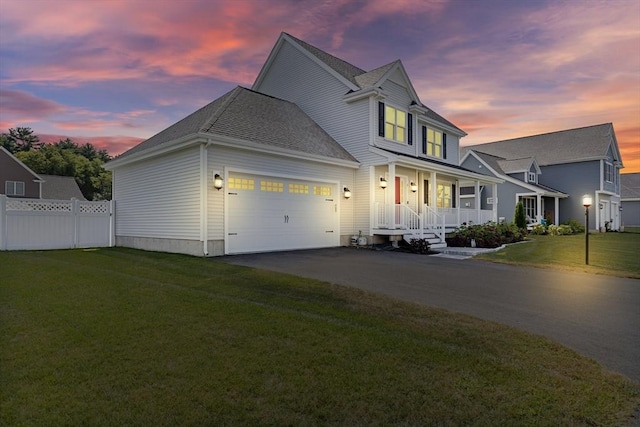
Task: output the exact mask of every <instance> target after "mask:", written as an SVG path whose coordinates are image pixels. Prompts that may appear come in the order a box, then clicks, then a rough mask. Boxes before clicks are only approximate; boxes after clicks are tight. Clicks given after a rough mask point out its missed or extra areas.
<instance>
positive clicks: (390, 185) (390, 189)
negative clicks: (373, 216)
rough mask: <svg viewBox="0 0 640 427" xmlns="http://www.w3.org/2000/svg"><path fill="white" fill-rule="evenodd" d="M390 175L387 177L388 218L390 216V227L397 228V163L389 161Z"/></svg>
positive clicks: (386, 200)
mask: <svg viewBox="0 0 640 427" xmlns="http://www.w3.org/2000/svg"><path fill="white" fill-rule="evenodd" d="M388 167H389V177H388V178H387V189H386V190H385V191H386V192H387V197H386V199H385V202H386V205H387V218H389V228H396V164H395V163H389V166H388Z"/></svg>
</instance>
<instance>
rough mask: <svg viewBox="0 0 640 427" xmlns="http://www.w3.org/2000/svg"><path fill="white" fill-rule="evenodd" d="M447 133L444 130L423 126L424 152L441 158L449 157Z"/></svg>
mask: <svg viewBox="0 0 640 427" xmlns="http://www.w3.org/2000/svg"><path fill="white" fill-rule="evenodd" d="M446 141H447V135H446V134H445V133H444V132H440V131H439V130H435V129H432V128H428V127H426V126H422V154H426V155H427V156H430V157H437V158H439V159H446V158H447V146H446Z"/></svg>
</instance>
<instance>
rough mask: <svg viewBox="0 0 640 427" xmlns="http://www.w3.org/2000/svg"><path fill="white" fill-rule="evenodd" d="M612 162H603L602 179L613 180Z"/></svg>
mask: <svg viewBox="0 0 640 427" xmlns="http://www.w3.org/2000/svg"><path fill="white" fill-rule="evenodd" d="M613 170H614V169H613V164H612V163H609V162H605V163H604V179H605V181H607V182H613V179H614V172H613Z"/></svg>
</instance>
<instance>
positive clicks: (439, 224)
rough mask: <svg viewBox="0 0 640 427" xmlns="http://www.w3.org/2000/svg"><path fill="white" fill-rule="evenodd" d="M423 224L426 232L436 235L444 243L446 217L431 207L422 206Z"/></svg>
mask: <svg viewBox="0 0 640 427" xmlns="http://www.w3.org/2000/svg"><path fill="white" fill-rule="evenodd" d="M422 224H424V226H423V228H424V230H426V231H428V232H431V233H433V234H435V235H436V236H437V237H439V238H440V241H442V242H444V237H445V236H444V235H445V231H446V223H445V216H444V215H441V214H440V213H438V212H437V211H436V210H435V209H432V208H431V207H430V206H429V205H422Z"/></svg>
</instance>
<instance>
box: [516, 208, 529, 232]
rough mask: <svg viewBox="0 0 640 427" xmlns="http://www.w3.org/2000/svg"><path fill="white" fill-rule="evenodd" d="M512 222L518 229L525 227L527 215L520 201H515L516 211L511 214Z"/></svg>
mask: <svg viewBox="0 0 640 427" xmlns="http://www.w3.org/2000/svg"><path fill="white" fill-rule="evenodd" d="M513 222H515V224H516V225H517V226H518V228H519V229H521V230H522V229H526V228H527V217H526V216H525V214H524V205H523V204H522V202H518V203H516V211H515V213H514V215H513Z"/></svg>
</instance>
